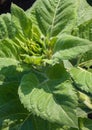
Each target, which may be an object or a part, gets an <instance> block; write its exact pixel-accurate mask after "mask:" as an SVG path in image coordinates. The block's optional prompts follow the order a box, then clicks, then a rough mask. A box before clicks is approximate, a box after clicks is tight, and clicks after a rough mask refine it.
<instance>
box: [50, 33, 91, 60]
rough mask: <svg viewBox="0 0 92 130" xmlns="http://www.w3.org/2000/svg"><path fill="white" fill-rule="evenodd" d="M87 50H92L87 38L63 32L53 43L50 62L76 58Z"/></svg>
mask: <svg viewBox="0 0 92 130" xmlns="http://www.w3.org/2000/svg"><path fill="white" fill-rule="evenodd" d="M89 50H92V43H91V42H90V41H89V40H84V39H81V38H78V37H74V36H71V35H66V34H63V35H62V36H61V37H60V38H59V39H58V40H57V42H56V44H55V47H54V54H53V56H52V62H60V61H62V60H68V59H73V58H77V57H78V56H80V55H81V54H83V53H85V52H87V51H89Z"/></svg>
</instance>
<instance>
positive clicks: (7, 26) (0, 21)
mask: <svg viewBox="0 0 92 130" xmlns="http://www.w3.org/2000/svg"><path fill="white" fill-rule="evenodd" d="M15 34H16V29H15V28H14V25H13V22H12V20H11V15H10V14H9V13H7V15H6V14H2V15H1V16H0V39H5V38H7V37H8V38H13V37H14V36H15Z"/></svg>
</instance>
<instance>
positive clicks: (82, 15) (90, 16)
mask: <svg viewBox="0 0 92 130" xmlns="http://www.w3.org/2000/svg"><path fill="white" fill-rule="evenodd" d="M78 2H79V7H78V10H77V11H78V17H77V25H81V24H83V23H85V22H87V21H89V20H92V7H91V6H90V5H89V4H88V3H87V1H86V0H81V1H80V0H78Z"/></svg>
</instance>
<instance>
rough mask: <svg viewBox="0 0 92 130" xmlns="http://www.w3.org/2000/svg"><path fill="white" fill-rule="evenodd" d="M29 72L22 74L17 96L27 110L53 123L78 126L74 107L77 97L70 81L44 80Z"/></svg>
mask: <svg viewBox="0 0 92 130" xmlns="http://www.w3.org/2000/svg"><path fill="white" fill-rule="evenodd" d="M38 79H39V77H38V78H37V77H36V75H34V74H32V73H29V74H26V75H24V76H23V78H22V81H21V84H20V86H19V90H18V93H19V97H20V100H21V102H22V103H23V104H24V107H25V108H27V109H28V111H30V112H32V113H34V114H36V115H37V116H40V117H41V118H43V119H46V120H48V121H50V122H53V123H58V124H60V125H68V126H71V127H74V128H77V127H78V124H77V117H76V113H75V108H76V105H77V97H76V94H75V91H74V89H73V86H72V84H71V83H70V82H68V81H67V82H64V83H62V82H60V80H59V81H58V80H44V81H43V82H40V83H39V80H38Z"/></svg>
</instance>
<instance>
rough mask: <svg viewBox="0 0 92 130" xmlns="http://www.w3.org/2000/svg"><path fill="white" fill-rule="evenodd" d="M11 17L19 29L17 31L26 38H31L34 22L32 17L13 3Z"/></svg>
mask: <svg viewBox="0 0 92 130" xmlns="http://www.w3.org/2000/svg"><path fill="white" fill-rule="evenodd" d="M11 18H12V21H13V24H14V25H15V27H16V29H17V33H18V34H19V35H20V34H22V35H23V36H24V37H25V38H28V39H30V38H31V33H32V22H31V19H30V18H28V17H27V15H26V13H25V12H24V11H23V10H22V9H21V8H19V7H18V6H16V5H14V4H12V6H11ZM18 34H17V35H18Z"/></svg>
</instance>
